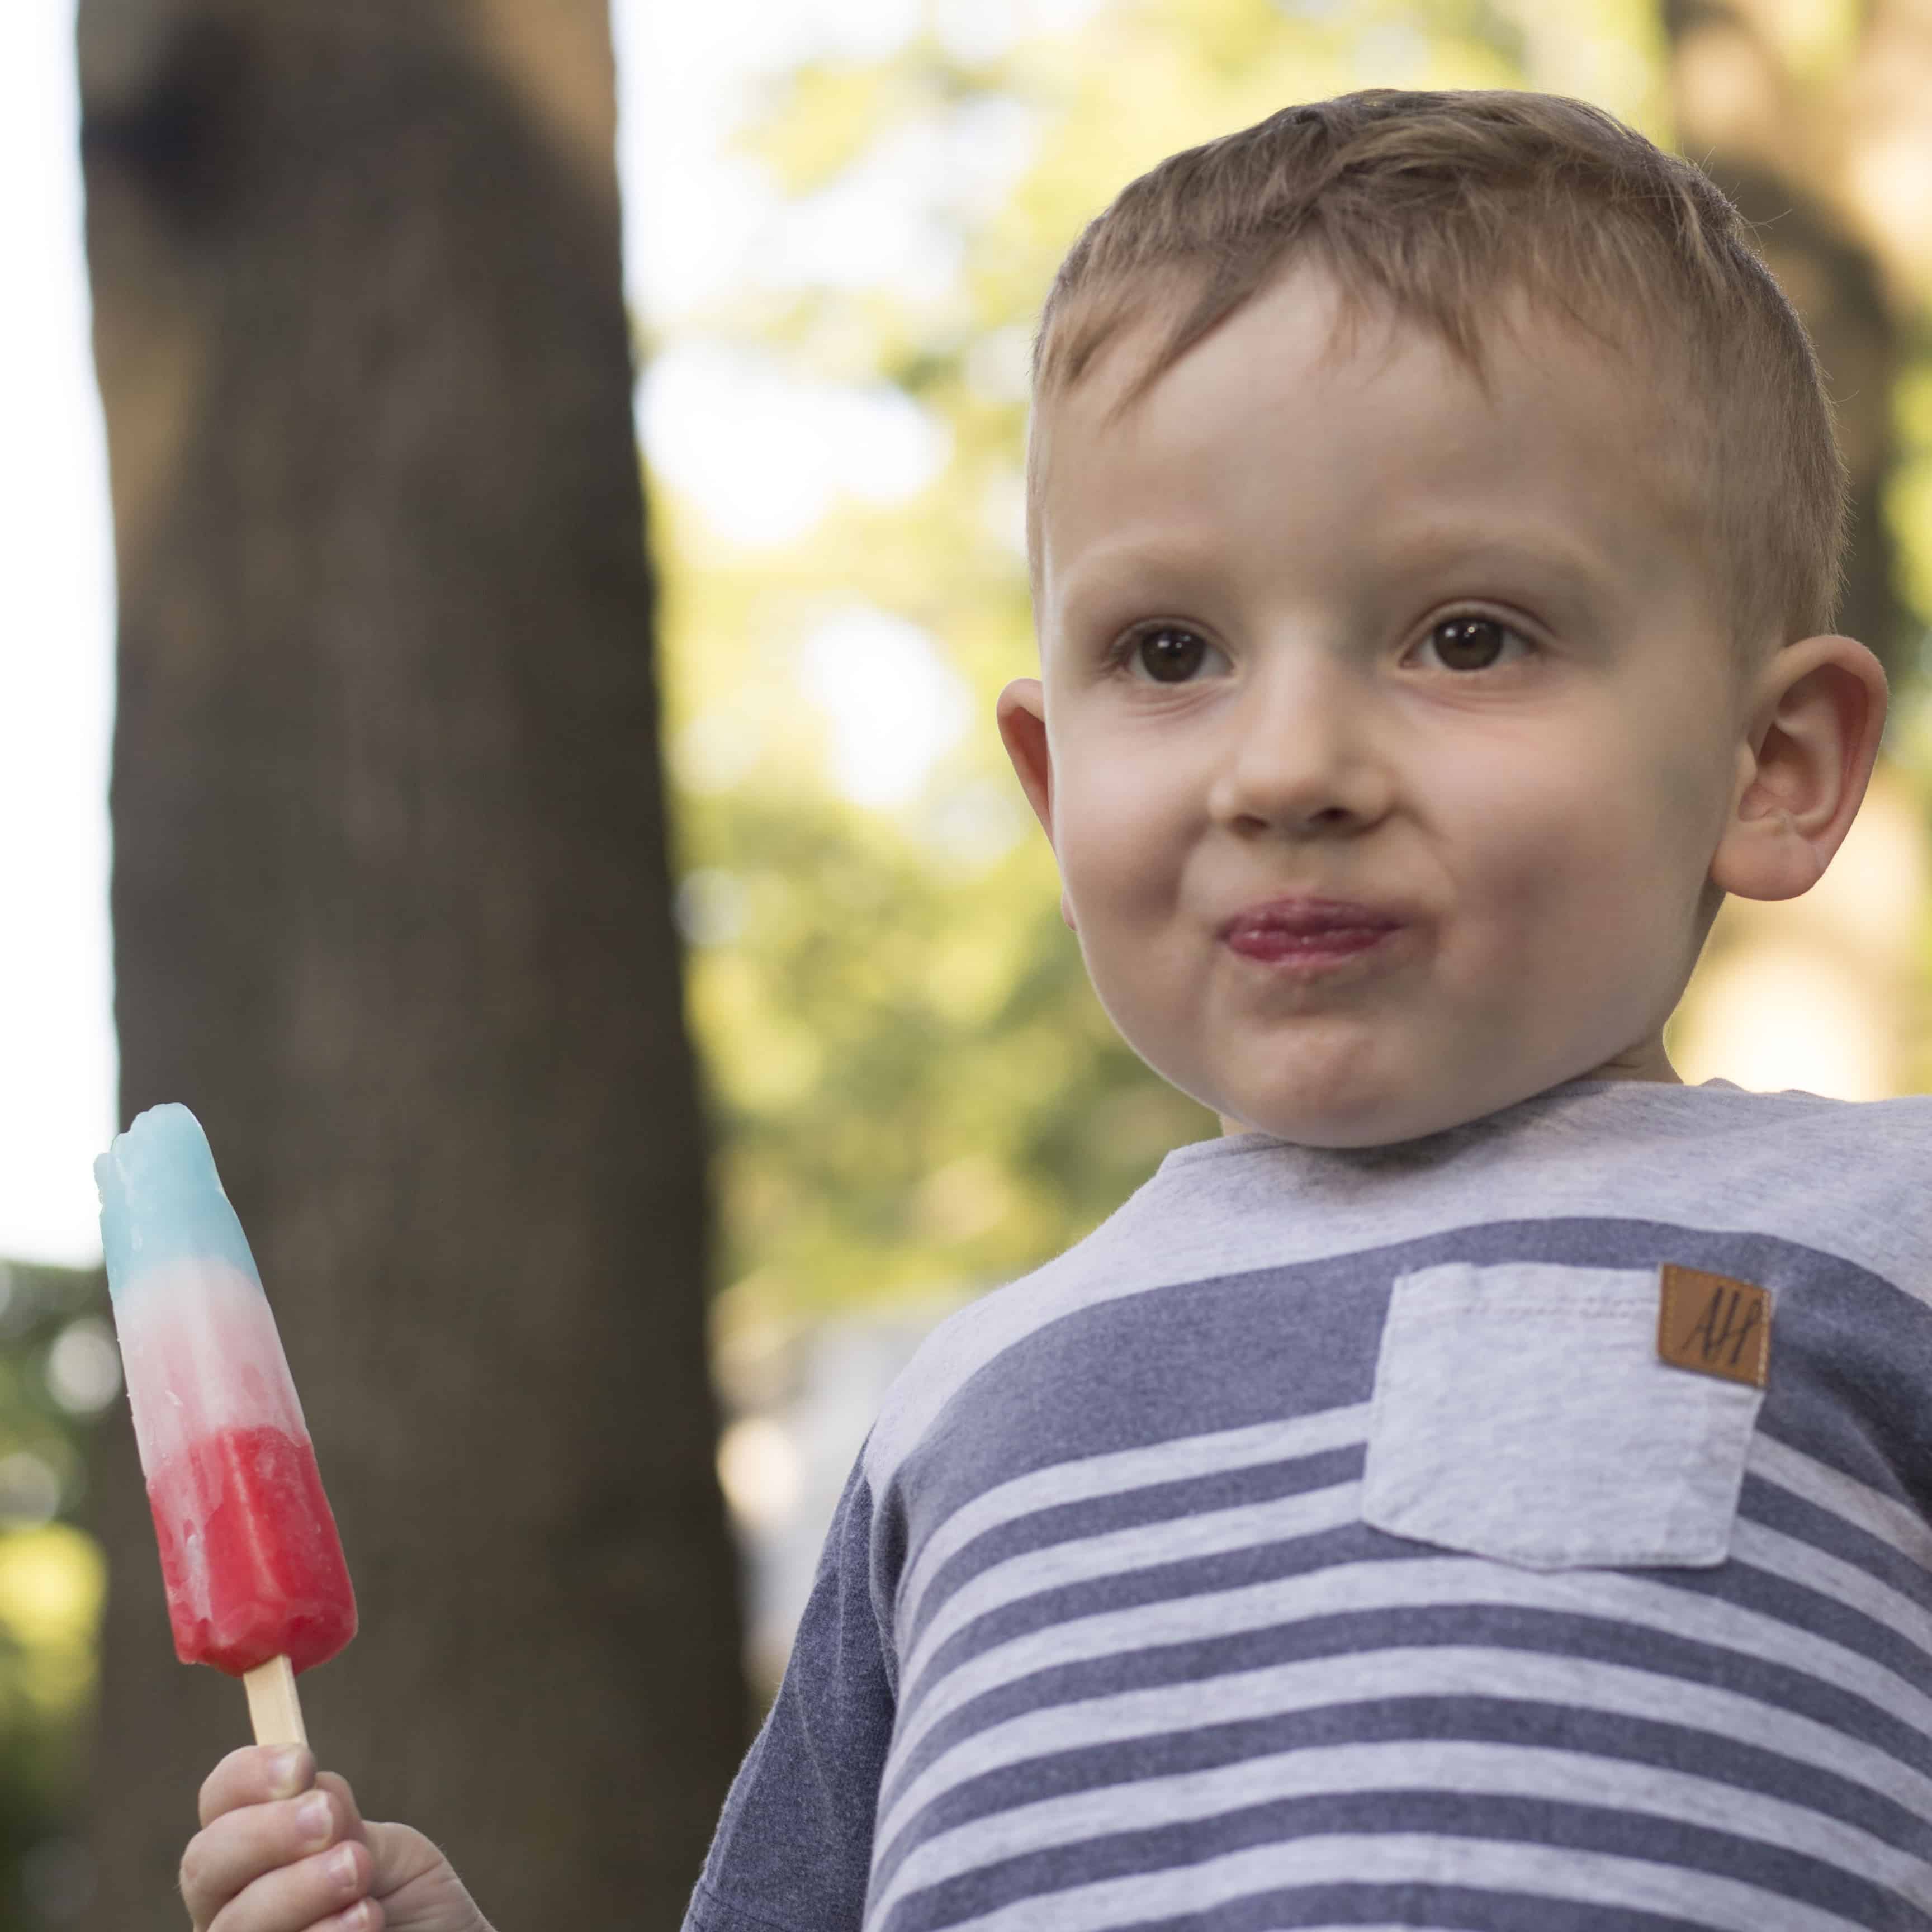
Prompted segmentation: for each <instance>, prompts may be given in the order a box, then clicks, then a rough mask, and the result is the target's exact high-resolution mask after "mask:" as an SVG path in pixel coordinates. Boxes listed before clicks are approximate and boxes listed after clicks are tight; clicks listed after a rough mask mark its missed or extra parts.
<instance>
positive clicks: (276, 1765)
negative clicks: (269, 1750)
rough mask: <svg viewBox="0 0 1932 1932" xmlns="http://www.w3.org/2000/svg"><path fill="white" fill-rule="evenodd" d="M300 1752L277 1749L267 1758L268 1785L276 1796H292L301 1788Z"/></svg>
mask: <svg viewBox="0 0 1932 1932" xmlns="http://www.w3.org/2000/svg"><path fill="white" fill-rule="evenodd" d="M269 1766H270V1769H269V1776H270V1777H271V1778H272V1779H273V1780H274V1783H273V1784H272V1786H271V1787H270V1790H271V1791H272V1794H273V1795H274V1796H275V1797H277V1798H293V1796H295V1795H296V1793H297V1792H298V1791H299V1790H301V1789H302V1753H301V1752H300V1751H278V1752H276V1754H275V1756H274V1757H273V1758H272V1759H271V1760H269Z"/></svg>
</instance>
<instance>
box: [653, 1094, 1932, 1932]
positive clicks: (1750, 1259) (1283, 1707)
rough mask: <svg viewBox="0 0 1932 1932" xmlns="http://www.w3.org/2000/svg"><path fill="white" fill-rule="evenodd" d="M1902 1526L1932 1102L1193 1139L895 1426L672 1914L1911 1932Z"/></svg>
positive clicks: (880, 1925) (1919, 1330)
mask: <svg viewBox="0 0 1932 1932" xmlns="http://www.w3.org/2000/svg"><path fill="white" fill-rule="evenodd" d="M1667 1270H1669V1271H1672V1273H1671V1276H1670V1279H1671V1280H1674V1281H1675V1282H1676V1283H1677V1285H1678V1286H1679V1288H1680V1289H1681V1288H1682V1287H1683V1286H1684V1284H1685V1283H1689V1284H1691V1286H1692V1287H1693V1288H1694V1289H1697V1291H1698V1292H1700V1293H1702V1294H1706V1301H1703V1302H1695V1301H1694V1302H1693V1303H1691V1304H1684V1303H1682V1301H1680V1304H1679V1313H1680V1316H1682V1315H1683V1313H1684V1310H1685V1309H1686V1308H1687V1307H1688V1309H1689V1311H1690V1316H1695V1318H1696V1319H1695V1321H1694V1322H1692V1323H1691V1327H1693V1328H1696V1330H1697V1333H1696V1334H1691V1331H1690V1328H1683V1331H1682V1333H1681V1334H1679V1337H1678V1339H1677V1342H1676V1344H1675V1345H1673V1346H1674V1348H1675V1352H1676V1359H1670V1360H1667V1359H1664V1357H1663V1355H1661V1353H1660V1349H1661V1346H1662V1344H1661V1343H1660V1340H1659V1300H1660V1295H1661V1292H1662V1288H1663V1285H1664V1282H1665V1280H1666V1278H1667V1277H1666V1271H1667ZM1682 1271H1691V1272H1690V1273H1688V1274H1686V1273H1684V1272H1682ZM1706 1277H1715V1278H1717V1279H1716V1280H1715V1283H1712V1281H1710V1280H1706ZM1727 1284H1728V1285H1729V1286H1727ZM1760 1290H1763V1291H1768V1292H1769V1309H1768V1313H1766V1303H1765V1298H1764V1296H1763V1295H1761V1294H1759V1293H1757V1291H1760ZM1760 1316H1762V1318H1763V1319H1762V1322H1761V1321H1760ZM1685 1319H1686V1320H1688V1319H1689V1316H1685ZM1766 1324H1768V1328H1767V1327H1766ZM1680 1328H1682V1322H1680ZM1767 1334H1768V1347H1766V1346H1765V1344H1766V1337H1767ZM1686 1349H1688V1351H1689V1354H1688V1355H1686V1354H1685V1350H1686ZM1700 1349H1701V1350H1702V1352H1703V1354H1702V1356H1701V1357H1700V1355H1699V1354H1698V1351H1699V1350H1700ZM1687 1363H1688V1366H1687V1365H1685V1364H1687ZM1760 1376H1761V1377H1762V1381H1761V1383H1760V1380H1759V1379H1758V1378H1759V1377H1760ZM1929 1523H1932V1100H1918V1099H1914V1100H1897V1101H1885V1102H1876V1103H1865V1104H1852V1103H1842V1102H1838V1101H1831V1100H1820V1099H1818V1098H1817V1097H1814V1096H1812V1095H1809V1094H1796V1093H1785V1094H1748V1093H1745V1092H1743V1091H1740V1090H1739V1089H1738V1088H1735V1087H1733V1086H1731V1085H1728V1084H1727V1083H1725V1082H1711V1083H1709V1085H1706V1086H1703V1087H1698V1088H1676V1087H1667V1086H1662V1085H1648V1084H1639V1083H1634V1082H1601V1081H1579V1082H1571V1083H1568V1084H1567V1085H1563V1086H1561V1087H1558V1088H1553V1089H1552V1090H1551V1091H1549V1092H1548V1093H1546V1094H1541V1095H1538V1096H1537V1097H1535V1098H1534V1099H1532V1100H1527V1101H1524V1102H1523V1103H1520V1104H1519V1105H1517V1106H1512V1107H1510V1108H1508V1109H1504V1110H1503V1111H1502V1112H1499V1113H1497V1114H1495V1115H1491V1116H1489V1117H1487V1118H1484V1119H1483V1120H1481V1121H1474V1122H1472V1123H1470V1124H1468V1125H1466V1126H1464V1127H1458V1128H1456V1129H1454V1130H1450V1131H1448V1132H1446V1133H1441V1134H1436V1135H1433V1136H1429V1137H1428V1138H1427V1139H1422V1140H1418V1141H1413V1142H1406V1143H1403V1144H1402V1145H1396V1146H1390V1147H1384V1148H1358V1149H1349V1150H1333V1149H1328V1150H1325V1149H1319V1148H1304V1147H1298V1146H1295V1145H1289V1144H1288V1143H1286V1142H1280V1141H1277V1140H1275V1139H1272V1138H1271V1137H1270V1136H1265V1135H1262V1134H1253V1133H1250V1134H1244V1135H1241V1136H1235V1137H1232V1138H1229V1139H1224V1140H1220V1141H1214V1142H1202V1143H1201V1144H1199V1145H1193V1146H1190V1147H1184V1148H1180V1149H1178V1150H1177V1151H1175V1152H1174V1153H1172V1154H1169V1156H1168V1157H1167V1158H1166V1160H1165V1161H1164V1162H1163V1163H1162V1164H1161V1166H1160V1170H1159V1172H1157V1173H1156V1174H1155V1175H1154V1177H1153V1178H1151V1180H1150V1181H1148V1183H1147V1184H1146V1185H1145V1186H1144V1187H1142V1188H1141V1189H1140V1190H1139V1191H1138V1192H1137V1193H1136V1194H1135V1195H1134V1196H1133V1197H1132V1199H1130V1200H1129V1201H1128V1202H1127V1203H1126V1204H1125V1205H1124V1206H1123V1207H1122V1208H1121V1209H1120V1210H1119V1211H1118V1213H1116V1214H1114V1215H1113V1216H1112V1217H1111V1218H1110V1219H1109V1220H1107V1221H1106V1223H1103V1225H1102V1226H1100V1228H1098V1229H1096V1230H1095V1231H1094V1233H1093V1234H1091V1235H1089V1236H1088V1238H1086V1239H1085V1240H1084V1241H1082V1242H1080V1243H1079V1244H1078V1245H1077V1246H1076V1247H1073V1248H1072V1249H1070V1250H1068V1251H1067V1253H1065V1254H1064V1255H1062V1256H1059V1257H1058V1259H1055V1261H1053V1262H1050V1263H1049V1264H1048V1265H1046V1267H1044V1268H1040V1270H1038V1271H1037V1272H1036V1273H1034V1274H1031V1275H1029V1276H1028V1277H1025V1279H1024V1280H1020V1281H1019V1282H1016V1283H1013V1285H1012V1286H1010V1287H1007V1288H1006V1289H1002V1290H1001V1291H999V1292H996V1293H995V1294H992V1295H988V1296H986V1298H983V1299H982V1300H980V1301H977V1302H974V1304H971V1305H970V1306H969V1307H967V1308H966V1309H965V1310H962V1312H961V1313H959V1314H958V1315H957V1316H954V1317H953V1319H951V1320H950V1321H949V1322H947V1323H945V1324H944V1325H942V1326H941V1328H939V1329H938V1330H936V1331H935V1332H934V1334H932V1337H930V1338H929V1340H928V1342H927V1343H926V1345H925V1346H924V1347H923V1348H922V1350H921V1352H919V1355H917V1356H916V1358H914V1359H913V1361H912V1362H911V1364H910V1365H909V1366H908V1367H907V1369H906V1370H905V1371H904V1373H903V1374H902V1375H901V1376H900V1378H899V1379H898V1381H897V1382H895V1384H894V1385H893V1387H892V1390H891V1391H890V1392H889V1394H888V1396H887V1397H886V1402H885V1404H884V1406H883V1409H882V1410H881V1412H880V1415H879V1418H878V1419H877V1422H876V1423H875V1424H874V1427H873V1429H872V1430H871V1434H870V1436H869V1437H868V1439H867V1442H866V1444H865V1448H864V1450H863V1451H862V1453H861V1455H860V1457H859V1462H858V1464H857V1466H856V1468H855V1469H854V1470H853V1474H852V1477H851V1479H850V1483H849V1484H848V1485H847V1489H846V1492H845V1494H844V1499H843V1501H842V1502H841V1505H840V1507H839V1510H838V1514H837V1517H836V1519H835V1522H834V1523H833V1526H832V1531H831V1533H830V1535H829V1538H828V1539H827V1541H826V1548H825V1553H824V1556H823V1560H822V1564H821V1567H820V1574H819V1576H818V1579H817V1586H816V1588H815V1590H814V1594H813V1595H812V1598H811V1602H810V1605H809V1607H808V1609H807V1610H806V1611H805V1615H804V1617H803V1619H802V1623H801V1625H800V1627H799V1632H798V1636H797V1640H796V1644H795V1646H794V1649H793V1655H792V1660H791V1664H790V1668H789V1670H788V1671H787V1674H786V1677H785V1680H784V1685H783V1688H781V1691H780V1693H779V1694H778V1699H777V1701H776V1703H775V1705H774V1706H773V1708H772V1712H771V1713H770V1715H769V1718H768V1720H767V1721H766V1724H765V1727H764V1728H763V1730H762V1732H761V1733H760V1736H759V1737H758V1739H757V1742H756V1744H755V1745H754V1747H753V1748H752V1750H751V1754H750V1755H749V1756H748V1758H747V1759H746V1760H745V1766H744V1768H743V1769H742V1772H740V1773H739V1778H738V1781H737V1782H736V1785H735V1786H734V1787H733V1790H732V1793H731V1796H730V1800H729V1802H728V1804H727V1807H726V1809H725V1812H724V1817H723V1820H721V1823H720V1825H719V1827H718V1835H717V1838H716V1841H715V1843H714V1845H713V1846H712V1853H711V1856H710V1858H709V1861H708V1862H707V1864H706V1868H705V1872H704V1874H703V1878H702V1879H701V1880H700V1883H699V1885H698V1888H697V1893H696V1894H695V1896H694V1899H693V1901H692V1906H691V1915H690V1917H689V1918H688V1920H687V1921H686V1923H687V1927H688V1928H689V1932H772V1928H779V1932H848V1929H849V1928H857V1927H864V1928H865V1932H937V1928H940V1927H973V1928H974V1932H1101V1929H1102V1928H1110V1927H1128V1926H1132V1927H1139V1928H1143V1932H1154V1928H1161V1929H1162V1932H1178V1928H1180V1927H1190V1928H1214V1932H1269V1928H1276V1927H1342V1926H1347V1927H1429V1928H1449V1927H1455V1928H1459V1932H1609V1928H1612V1927H1615V1928H1617V1932H1638V1928H1643V1932H1664V1928H1672V1932H1676V1928H1682V1927H1724V1928H1726V1929H1727V1932H1847V1928H1850V1927H1865V1928H1872V1927H1887V1928H1894V1927H1895V1928H1901V1929H1902V1928H1906V1927H1915V1928H1921V1932H1924V1928H1932V1526H1928V1524H1929Z"/></svg>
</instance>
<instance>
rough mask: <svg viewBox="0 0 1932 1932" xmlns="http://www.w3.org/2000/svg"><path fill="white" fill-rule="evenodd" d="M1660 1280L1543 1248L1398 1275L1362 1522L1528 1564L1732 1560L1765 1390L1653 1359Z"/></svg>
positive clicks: (1379, 1371) (1373, 1417)
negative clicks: (1528, 1257)
mask: <svg viewBox="0 0 1932 1932" xmlns="http://www.w3.org/2000/svg"><path fill="white" fill-rule="evenodd" d="M1657 1320H1658V1271H1657V1270H1656V1269H1655V1268H1650V1269H1621V1268H1568V1267H1562V1266H1558V1265H1554V1264H1552V1263H1548V1262H1505V1263H1502V1264H1500V1265H1492V1266H1489V1267H1478V1266H1476V1265H1473V1264H1471V1263H1468V1262H1448V1263H1445V1264H1442V1265H1439V1266H1436V1267H1433V1268H1421V1269H1418V1271H1416V1272H1415V1273H1414V1274H1406V1275H1403V1276H1401V1277H1399V1278H1398V1279H1397V1281H1396V1283H1395V1284H1394V1287H1393V1289H1391V1293H1390V1297H1389V1310H1388V1321H1387V1323H1386V1325H1385V1327H1384V1328H1383V1331H1382V1350H1381V1354H1380V1356H1379V1359H1378V1361H1377V1363H1376V1386H1375V1396H1374V1400H1373V1403H1372V1405H1371V1408H1370V1424H1369V1448H1368V1460H1367V1466H1366V1467H1365V1469H1364V1476H1363V1486H1362V1487H1363V1501H1362V1514H1363V1517H1364V1520H1366V1521H1367V1522H1368V1523H1370V1524H1371V1525H1372V1526H1373V1527H1374V1528H1376V1529H1382V1530H1386V1531H1388V1532H1390V1533H1391V1534H1392V1535H1397V1536H1403V1537H1409V1538H1415V1539H1417V1540H1418V1541H1422V1542H1425V1543H1433V1544H1440V1545H1442V1547H1445V1548H1446V1549H1450V1550H1466V1551H1469V1552H1472V1553H1474V1554H1475V1555H1478V1556H1490V1557H1495V1558H1497V1559H1500V1560H1502V1562H1508V1563H1518V1564H1523V1565H1526V1566H1528V1567H1529V1568H1532V1569H1539V1570H1559V1569H1571V1568H1589V1567H1606V1568H1610V1567H1614V1568H1646V1567H1649V1566H1652V1565H1682V1566H1685V1567H1709V1566H1712V1565H1716V1564H1719V1563H1721V1562H1724V1559H1725V1557H1726V1556H1727V1554H1728V1553H1729V1551H1730V1540H1731V1526H1732V1524H1733V1521H1734V1520H1735V1519H1736V1515H1737V1507H1738V1492H1739V1488H1740V1487H1741V1485H1742V1482H1743V1480H1744V1469H1745V1457H1746V1456H1747V1454H1748V1452H1749V1450H1750V1447H1751V1432H1752V1430H1754V1428H1755V1427H1756V1426H1757V1415H1758V1410H1759V1409H1760V1407H1761V1406H1763V1401H1764V1391H1763V1389H1761V1388H1755V1387H1753V1386H1751V1385H1748V1384H1746V1383H1743V1382H1733V1381H1730V1380H1727V1379H1723V1378H1721V1377H1718V1376H1709V1375H1702V1374H1697V1373H1692V1372H1691V1371H1689V1370H1685V1369H1682V1368H1678V1367H1673V1365H1672V1364H1669V1363H1667V1362H1664V1361H1661V1360H1659V1359H1658V1352H1657Z"/></svg>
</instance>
